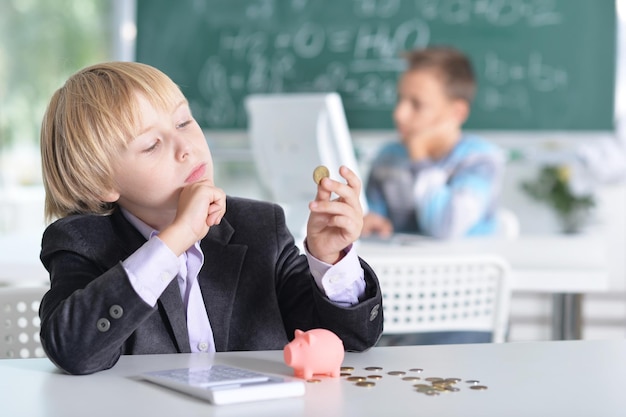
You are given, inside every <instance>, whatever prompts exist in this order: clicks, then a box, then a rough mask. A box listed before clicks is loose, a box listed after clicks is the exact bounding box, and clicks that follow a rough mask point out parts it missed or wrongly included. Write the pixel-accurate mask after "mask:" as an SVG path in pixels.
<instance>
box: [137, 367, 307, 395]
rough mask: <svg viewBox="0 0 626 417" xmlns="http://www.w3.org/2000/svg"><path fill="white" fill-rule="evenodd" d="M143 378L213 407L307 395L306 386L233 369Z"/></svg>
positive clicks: (171, 372)
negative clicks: (201, 400)
mask: <svg viewBox="0 0 626 417" xmlns="http://www.w3.org/2000/svg"><path fill="white" fill-rule="evenodd" d="M140 376H141V377H142V378H144V379H146V380H148V381H151V382H154V383H156V384H159V385H163V386H166V387H168V388H172V389H174V390H177V391H181V392H184V393H186V394H189V395H193V396H195V397H200V398H202V399H205V400H208V401H209V402H211V403H212V404H233V403H242V402H249V401H258V400H267V399H274V398H288V397H297V396H301V395H304V391H305V387H304V382H303V381H300V380H297V379H293V378H287V377H280V376H275V375H269V374H263V373H260V372H255V371H251V370H248V369H242V368H237V367H234V366H229V365H213V366H211V367H207V368H180V369H168V370H163V371H155V372H146V373H143V374H141V375H140Z"/></svg>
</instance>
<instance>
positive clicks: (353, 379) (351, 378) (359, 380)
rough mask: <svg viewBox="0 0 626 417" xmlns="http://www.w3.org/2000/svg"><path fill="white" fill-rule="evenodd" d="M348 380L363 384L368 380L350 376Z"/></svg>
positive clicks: (362, 377)
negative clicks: (362, 382)
mask: <svg viewBox="0 0 626 417" xmlns="http://www.w3.org/2000/svg"><path fill="white" fill-rule="evenodd" d="M346 379H347V380H348V381H352V382H361V381H365V380H366V379H367V378H365V377H364V376H349V377H347V378H346Z"/></svg>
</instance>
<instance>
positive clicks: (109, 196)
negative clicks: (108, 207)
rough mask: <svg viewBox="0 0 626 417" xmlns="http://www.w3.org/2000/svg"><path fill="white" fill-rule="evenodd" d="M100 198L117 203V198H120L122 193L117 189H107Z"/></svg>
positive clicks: (106, 201)
mask: <svg viewBox="0 0 626 417" xmlns="http://www.w3.org/2000/svg"><path fill="white" fill-rule="evenodd" d="M100 199H101V200H102V201H104V202H105V203H115V202H116V201H117V200H119V199H120V193H118V192H117V191H115V190H109V191H105V192H104V193H103V194H102V195H101V196H100Z"/></svg>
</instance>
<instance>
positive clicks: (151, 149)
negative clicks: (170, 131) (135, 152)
mask: <svg viewBox="0 0 626 417" xmlns="http://www.w3.org/2000/svg"><path fill="white" fill-rule="evenodd" d="M159 143H160V142H159V141H158V140H157V141H156V142H154V143H153V144H152V145H150V146H149V147H147V148H146V149H144V150H143V153H151V152H154V151H155V150H156V148H157V147H158V146H159Z"/></svg>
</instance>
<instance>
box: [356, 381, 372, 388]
mask: <svg viewBox="0 0 626 417" xmlns="http://www.w3.org/2000/svg"><path fill="white" fill-rule="evenodd" d="M354 385H356V386H357V387H367V388H369V387H373V386H374V385H376V382H372V381H359V382H357V383H356V384H354Z"/></svg>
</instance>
